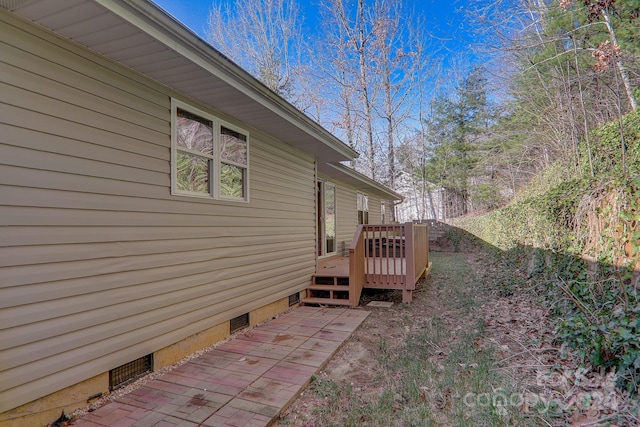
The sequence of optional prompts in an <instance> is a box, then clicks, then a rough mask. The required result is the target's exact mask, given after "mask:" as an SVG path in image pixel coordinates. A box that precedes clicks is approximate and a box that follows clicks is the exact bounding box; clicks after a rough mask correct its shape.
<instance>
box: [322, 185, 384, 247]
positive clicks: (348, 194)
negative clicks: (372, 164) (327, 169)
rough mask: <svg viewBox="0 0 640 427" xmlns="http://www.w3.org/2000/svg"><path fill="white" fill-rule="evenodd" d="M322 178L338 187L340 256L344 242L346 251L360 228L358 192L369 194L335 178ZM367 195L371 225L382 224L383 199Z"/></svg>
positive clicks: (337, 220) (337, 225)
mask: <svg viewBox="0 0 640 427" xmlns="http://www.w3.org/2000/svg"><path fill="white" fill-rule="evenodd" d="M320 178H321V179H324V180H326V181H328V182H331V183H333V184H335V186H336V242H337V249H338V254H340V253H341V251H342V246H343V242H344V245H345V247H346V249H347V250H348V249H349V245H350V244H351V240H352V239H353V235H354V234H355V232H356V228H357V226H358V212H357V210H356V208H357V204H356V202H357V194H358V192H362V193H363V194H367V192H366V191H362V190H358V189H357V188H355V187H353V186H351V185H349V184H346V183H344V182H342V181H339V180H336V179H334V178H330V177H327V176H321V177H320ZM367 195H368V196H369V223H370V224H380V223H381V221H382V218H381V216H380V204H381V199H380V198H379V197H377V196H374V195H371V194H367Z"/></svg>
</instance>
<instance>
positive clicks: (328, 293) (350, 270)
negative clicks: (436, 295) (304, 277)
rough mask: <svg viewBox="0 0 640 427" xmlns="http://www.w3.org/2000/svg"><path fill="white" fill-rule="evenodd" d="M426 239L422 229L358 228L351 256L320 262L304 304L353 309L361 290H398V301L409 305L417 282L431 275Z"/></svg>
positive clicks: (408, 226) (393, 226)
mask: <svg viewBox="0 0 640 427" xmlns="http://www.w3.org/2000/svg"><path fill="white" fill-rule="evenodd" d="M428 237H429V233H428V228H427V226H425V225H418V224H412V223H405V224H383V225H360V226H358V230H357V231H356V234H355V235H354V238H353V241H352V242H351V245H350V247H349V256H335V257H330V258H322V259H319V260H318V266H317V269H316V273H315V274H314V275H313V277H312V283H311V285H310V286H309V287H308V288H307V291H308V293H307V298H305V299H304V300H303V303H310V304H320V305H323V304H326V305H349V306H351V307H355V306H357V305H358V303H359V301H360V293H361V291H362V289H363V288H374V289H401V290H402V301H403V302H406V303H408V302H411V298H412V292H413V290H414V289H415V285H416V282H417V281H418V280H419V279H420V277H423V276H425V275H426V274H428V273H429V271H430V270H431V263H430V262H429V239H428Z"/></svg>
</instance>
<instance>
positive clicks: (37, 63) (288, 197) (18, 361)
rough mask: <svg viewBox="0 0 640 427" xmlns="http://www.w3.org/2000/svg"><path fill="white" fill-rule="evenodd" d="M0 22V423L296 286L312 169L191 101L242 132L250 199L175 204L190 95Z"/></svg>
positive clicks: (301, 281)
mask: <svg viewBox="0 0 640 427" xmlns="http://www.w3.org/2000/svg"><path fill="white" fill-rule="evenodd" d="M0 27H1V28H2V40H0V222H1V225H2V235H1V236H0V240H1V242H0V277H1V280H0V292H1V294H2V297H1V298H0V328H1V329H0V367H1V368H0V369H2V371H0V413H2V412H4V411H7V410H9V409H11V408H15V407H17V406H19V405H22V404H25V403H27V402H30V401H32V400H34V399H37V398H40V397H43V396H45V395H48V394H50V393H53V392H56V391H57V390H60V389H62V388H64V387H68V386H71V385H73V384H77V383H80V382H82V381H84V380H87V379H89V378H92V377H94V376H96V375H99V374H101V373H104V372H107V371H109V370H110V369H113V368H115V367H117V366H119V365H122V364H124V363H127V362H129V361H131V360H134V359H136V358H139V357H141V356H144V355H146V354H149V353H153V352H156V351H158V350H160V349H163V348H166V347H167V346H170V345H172V344H174V343H176V342H179V341H181V340H184V339H186V338H187V337H190V336H193V335H195V334H198V333H200V332H202V331H205V330H207V329H209V328H213V327H215V326H216V325H220V324H221V323H223V322H225V321H227V320H228V319H230V318H233V317H235V316H238V315H241V314H243V313H247V312H252V311H253V312H255V311H256V310H258V309H259V308H260V307H265V306H268V305H269V304H273V303H274V302H276V301H279V300H282V299H283V298H285V297H286V296H288V295H290V294H292V293H294V292H298V291H301V290H302V289H304V288H306V286H307V285H308V284H309V278H310V276H311V274H312V273H313V272H314V271H315V270H314V268H315V244H316V243H315V242H316V241H315V233H316V221H315V194H316V193H315V172H314V161H313V159H312V158H310V157H309V156H307V155H306V154H304V153H302V152H300V151H298V150H295V149H293V148H292V147H290V146H288V145H286V144H284V143H281V142H279V141H276V140H273V139H270V138H269V137H268V136H266V135H261V134H260V133H259V132H257V131H256V130H254V129H251V128H247V126H244V125H243V124H242V123H238V122H237V121H234V119H233V118H232V117H225V116H223V115H220V114H218V113H217V112H216V111H215V110H212V109H211V108H208V107H207V106H203V105H198V104H194V106H195V107H197V108H200V109H202V110H206V111H208V112H210V113H211V114H214V115H217V116H218V117H220V118H221V119H223V120H225V121H228V122H230V123H232V124H235V125H237V126H240V127H243V128H245V129H246V130H248V131H249V132H250V137H251V143H250V156H251V157H250V166H249V168H250V181H249V189H250V201H249V202H248V203H245V202H225V201H216V200H203V199H197V198H189V197H184V196H172V195H171V194H170V101H171V97H172V96H173V97H176V98H177V99H180V100H182V101H185V102H189V100H186V99H182V98H180V96H179V94H176V93H173V92H172V91H171V90H170V89H168V88H166V87H164V86H162V85H159V84H157V83H155V82H154V81H151V80H149V79H146V78H144V77H143V76H141V75H139V74H136V73H133V72H131V71H130V70H128V69H126V68H124V67H121V66H119V65H118V64H116V63H114V62H111V61H108V60H105V59H104V58H103V57H101V56H99V55H95V54H93V53H92V52H90V51H88V50H86V49H84V48H82V47H80V46H78V45H76V44H74V43H73V42H69V41H67V40H65V39H62V38H59V37H57V36H56V35H54V34H53V33H51V32H48V31H45V30H42V29H40V28H38V27H36V26H34V25H31V24H28V23H26V22H25V21H23V20H21V19H18V18H16V17H15V16H13V15H12V14H10V13H9V12H6V11H2V10H0ZM213 107H214V108H215V106H213Z"/></svg>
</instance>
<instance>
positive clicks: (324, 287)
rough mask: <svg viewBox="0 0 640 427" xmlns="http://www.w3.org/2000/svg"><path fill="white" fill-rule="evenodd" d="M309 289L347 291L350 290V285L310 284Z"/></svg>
mask: <svg viewBox="0 0 640 427" xmlns="http://www.w3.org/2000/svg"><path fill="white" fill-rule="evenodd" d="M307 289H311V290H312V291H346V292H349V286H346V285H309V287H308V288H307Z"/></svg>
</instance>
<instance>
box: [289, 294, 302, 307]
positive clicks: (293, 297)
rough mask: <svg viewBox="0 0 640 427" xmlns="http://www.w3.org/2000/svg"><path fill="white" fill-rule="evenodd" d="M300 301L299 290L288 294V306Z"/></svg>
mask: <svg viewBox="0 0 640 427" xmlns="http://www.w3.org/2000/svg"><path fill="white" fill-rule="evenodd" d="M298 303H300V292H296V293H295V294H291V295H289V307H291V306H292V305H296V304H298Z"/></svg>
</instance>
